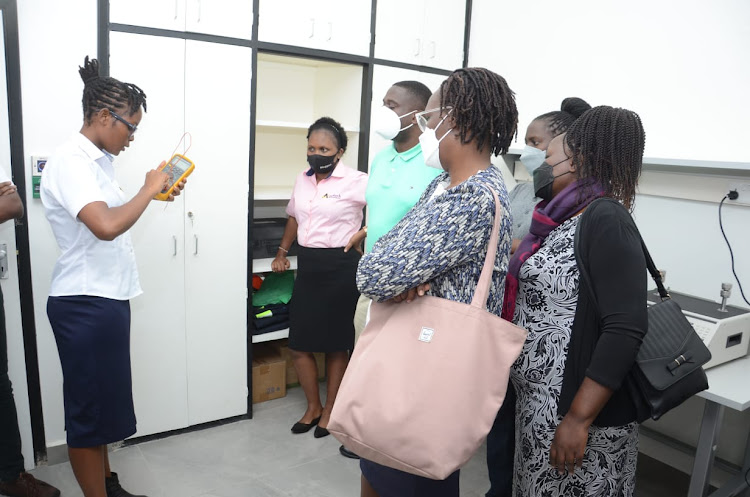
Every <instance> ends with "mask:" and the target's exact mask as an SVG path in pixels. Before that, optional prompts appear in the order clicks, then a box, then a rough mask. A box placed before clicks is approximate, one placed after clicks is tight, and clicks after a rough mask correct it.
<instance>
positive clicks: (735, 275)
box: [719, 195, 750, 305]
mask: <svg viewBox="0 0 750 497" xmlns="http://www.w3.org/2000/svg"><path fill="white" fill-rule="evenodd" d="M728 198H729V195H724V198H723V199H721V202H719V228H721V234H722V236H724V241H725V242H727V247H729V258H730V259H731V260H732V274H733V275H734V279H735V280H737V286H739V287H740V294H741V295H742V300H744V301H745V302H746V303H747V305H750V302H748V300H747V297H745V291H744V290H743V289H742V283H740V278H739V277H738V276H737V271H735V270H734V252H732V245H730V244H729V239H728V238H727V234H726V233H724V224H723V223H722V222H721V208H722V207H723V206H724V201H725V200H726V199H728Z"/></svg>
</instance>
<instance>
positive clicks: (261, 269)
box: [253, 255, 297, 273]
mask: <svg viewBox="0 0 750 497" xmlns="http://www.w3.org/2000/svg"><path fill="white" fill-rule="evenodd" d="M287 259H289V264H290V267H289V269H290V270H292V271H293V270H295V269H297V256H296V255H290V256H289V257H287ZM272 262H273V259H272V258H270V257H269V258H267V259H253V273H270V272H271V263H272Z"/></svg>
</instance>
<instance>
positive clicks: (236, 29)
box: [185, 0, 253, 40]
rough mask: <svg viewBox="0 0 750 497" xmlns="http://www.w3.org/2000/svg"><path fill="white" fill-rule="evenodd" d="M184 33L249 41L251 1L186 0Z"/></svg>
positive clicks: (251, 29)
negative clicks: (189, 32)
mask: <svg viewBox="0 0 750 497" xmlns="http://www.w3.org/2000/svg"><path fill="white" fill-rule="evenodd" d="M185 31H191V32H193V33H205V34H211V35H218V36H228V37H230V38H242V39H245V40H249V39H251V38H252V36H253V2H252V0H187V8H186V15H185Z"/></svg>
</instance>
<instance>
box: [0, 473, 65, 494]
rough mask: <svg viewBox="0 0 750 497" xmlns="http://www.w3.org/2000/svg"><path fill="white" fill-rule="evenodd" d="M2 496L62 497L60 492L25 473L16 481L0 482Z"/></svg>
mask: <svg viewBox="0 0 750 497" xmlns="http://www.w3.org/2000/svg"><path fill="white" fill-rule="evenodd" d="M0 494H2V495H8V496H10V497H60V491H59V490H58V489H56V488H55V487H53V486H52V485H50V484H49V483H45V482H43V481H41V480H37V479H36V478H34V477H33V476H31V475H30V474H29V473H26V472H23V473H21V474H20V475H18V478H16V479H15V481H8V482H5V483H3V482H0Z"/></svg>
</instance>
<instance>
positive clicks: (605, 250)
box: [558, 199, 648, 426]
mask: <svg viewBox="0 0 750 497" xmlns="http://www.w3.org/2000/svg"><path fill="white" fill-rule="evenodd" d="M576 237H577V238H578V240H577V243H576V250H578V255H579V256H580V259H579V260H581V261H582V263H583V265H584V266H585V268H586V270H587V271H588V274H589V276H590V279H591V286H592V287H593V288H592V290H593V293H594V295H596V298H597V300H598V308H597V306H596V305H595V304H594V303H593V302H592V300H591V297H590V290H589V289H588V288H587V286H586V281H584V279H583V278H580V279H579V292H578V305H577V307H576V313H575V318H574V321H573V329H572V332H571V337H570V344H569V346H568V357H567V361H566V363H565V372H564V374H563V385H562V391H561V393H560V402H559V405H558V414H559V415H560V416H564V415H565V414H566V413H567V412H568V410H569V409H570V405H571V404H572V402H573V398H574V397H575V395H576V393H577V392H578V388H579V387H580V386H581V383H582V382H583V379H584V377H586V376H588V377H589V378H591V379H592V380H594V381H596V382H597V383H599V384H601V385H604V386H605V387H608V388H611V389H613V390H614V394H613V395H612V397H611V398H610V400H609V402H607V404H606V405H605V406H604V408H603V409H602V410H601V412H600V413H599V416H598V417H597V418H596V419H595V420H594V424H595V425H596V426H619V425H624V424H627V423H630V422H632V421H635V419H636V411H635V406H634V404H633V402H632V400H631V398H630V395H629V393H628V389H629V386H628V383H629V382H628V380H627V377H628V374H629V373H630V370H631V368H632V367H633V364H634V363H635V357H636V355H637V354H638V349H639V348H640V346H641V341H642V340H643V336H644V334H645V333H646V330H647V329H648V318H647V314H646V298H647V295H646V293H647V274H648V273H647V271H646V259H645V257H644V255H643V249H642V248H641V241H640V236H639V234H638V229H637V228H636V226H635V222H634V221H633V218H632V217H631V216H630V213H629V212H628V211H627V210H626V209H625V207H623V206H622V205H621V204H620V203H619V202H617V201H615V200H611V199H606V200H605V201H598V202H595V203H593V204H591V205H590V206H589V208H588V209H586V210H585V211H584V213H583V214H582V216H581V219H580V220H579V226H578V230H577V233H576Z"/></svg>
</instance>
